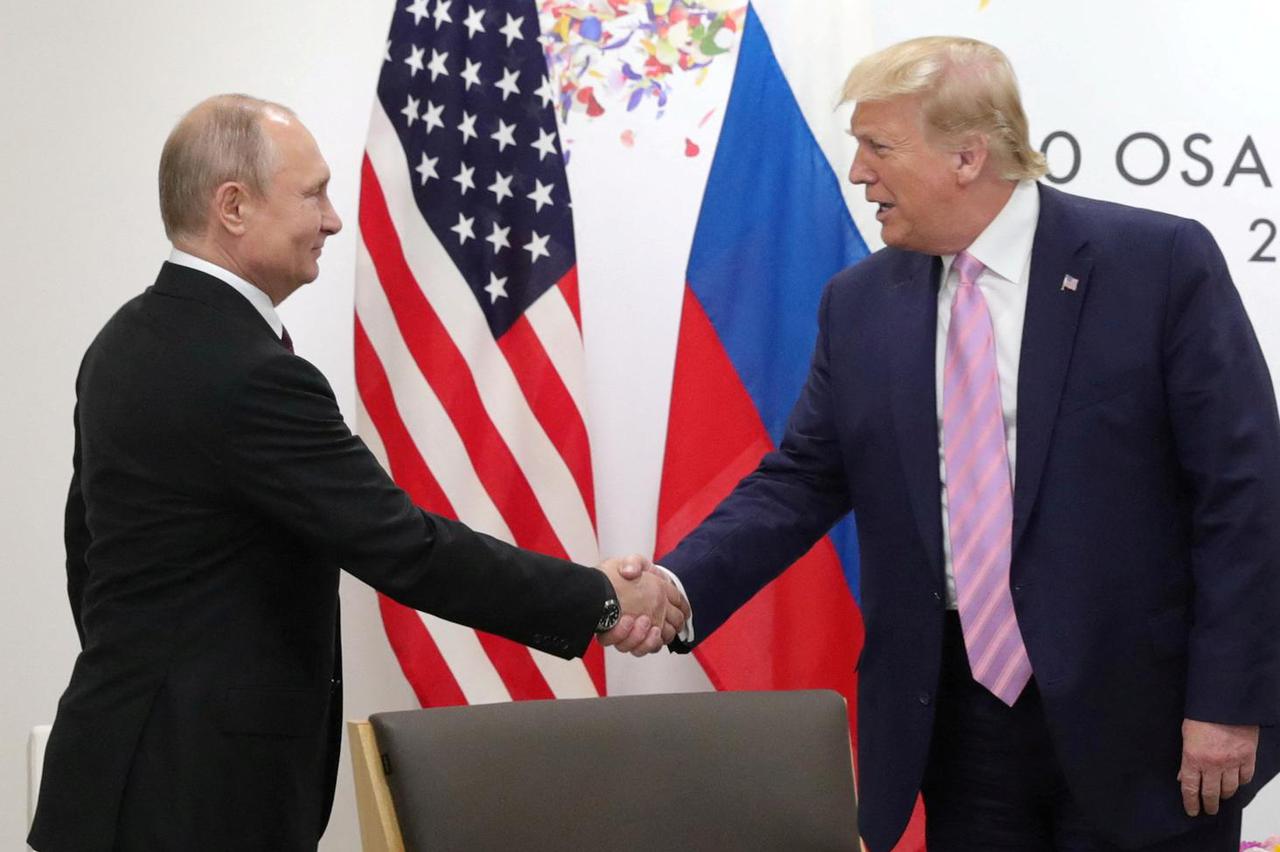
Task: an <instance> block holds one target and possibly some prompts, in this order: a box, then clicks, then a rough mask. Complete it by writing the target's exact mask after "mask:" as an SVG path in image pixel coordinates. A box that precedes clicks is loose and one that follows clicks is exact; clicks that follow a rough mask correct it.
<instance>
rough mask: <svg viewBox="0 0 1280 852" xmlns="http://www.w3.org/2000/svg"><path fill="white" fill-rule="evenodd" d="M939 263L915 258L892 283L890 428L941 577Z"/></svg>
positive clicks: (923, 534)
mask: <svg viewBox="0 0 1280 852" xmlns="http://www.w3.org/2000/svg"><path fill="white" fill-rule="evenodd" d="M939 275H941V260H940V259H939V258H936V257H931V256H929V255H915V256H913V257H912V258H911V265H910V267H909V268H908V269H907V270H906V273H905V275H904V278H903V279H902V280H900V281H898V282H895V283H893V284H892V285H891V287H892V291H891V292H892V301H893V303H894V304H893V310H891V311H890V315H891V317H892V322H893V323H894V329H893V330H892V336H891V338H890V339H891V345H892V347H893V374H892V381H893V387H892V391H891V398H892V407H893V422H894V429H895V431H896V432H897V438H898V441H897V443H898V451H899V453H900V454H901V457H902V467H903V472H904V474H905V476H906V484H907V493H908V494H909V495H910V498H911V507H912V510H913V511H914V513H915V518H916V527H917V529H918V530H919V533H920V539H921V541H923V542H924V546H925V550H926V552H927V553H928V555H929V564H930V567H931V568H933V569H934V571H935V573H936V574H937V577H938V579H939V581H940V580H941V577H942V512H941V502H940V501H941V493H940V491H941V488H942V483H941V482H940V480H939V479H938V414H937V388H936V385H935V373H936V371H937V370H936V364H935V359H936V351H935V345H936V340H937V325H938V320H937V317H938V277H939Z"/></svg>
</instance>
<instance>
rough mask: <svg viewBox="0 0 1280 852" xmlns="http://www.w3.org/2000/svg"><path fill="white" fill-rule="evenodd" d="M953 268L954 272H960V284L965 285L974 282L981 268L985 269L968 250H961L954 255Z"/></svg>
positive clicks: (980, 272)
mask: <svg viewBox="0 0 1280 852" xmlns="http://www.w3.org/2000/svg"><path fill="white" fill-rule="evenodd" d="M955 268H956V272H958V273H960V286H961V287H965V286H969V285H972V284H976V283H977V282H978V276H979V275H981V274H982V270H984V269H986V266H984V265H983V263H982V261H980V260H978V259H977V258H976V257H974V256H973V255H971V254H969V252H967V251H962V252H960V253H959V254H958V255H956V259H955Z"/></svg>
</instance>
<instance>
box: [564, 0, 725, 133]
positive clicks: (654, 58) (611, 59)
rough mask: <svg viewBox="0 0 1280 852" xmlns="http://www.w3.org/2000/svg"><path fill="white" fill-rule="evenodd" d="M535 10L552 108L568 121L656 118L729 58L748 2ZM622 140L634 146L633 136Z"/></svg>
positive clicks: (590, 2)
mask: <svg viewBox="0 0 1280 852" xmlns="http://www.w3.org/2000/svg"><path fill="white" fill-rule="evenodd" d="M540 12H541V23H542V32H543V36H542V43H543V49H544V50H545V52H546V55H547V65H548V67H549V69H550V71H551V76H552V81H553V84H554V85H555V87H556V92H557V97H556V108H557V111H558V112H559V115H560V120H561V122H562V123H566V122H567V121H568V119H569V118H570V116H572V115H579V114H581V115H586V116H587V117H589V118H596V117H598V116H601V115H604V114H605V113H606V112H609V111H613V110H622V111H625V112H637V113H638V112H641V111H644V117H645V118H651V117H656V118H661V117H662V115H663V114H664V112H665V110H666V107H667V104H668V103H669V101H670V99H671V98H672V97H678V96H679V90H680V88H681V87H682V86H685V85H694V86H697V85H701V83H702V81H703V80H705V79H706V73H707V69H708V68H709V67H710V66H711V64H712V63H713V62H715V61H716V60H717V58H718V57H721V56H725V55H730V54H732V51H733V48H734V45H735V43H736V41H737V38H738V34H739V33H741V31H742V24H743V21H744V19H745V16H746V4H745V3H744V2H742V0H701V2H689V0H576V2H560V0H541V2H540ZM705 121H706V119H705V118H704V119H703V123H705ZM621 141H622V144H623V145H626V146H628V147H630V146H631V145H632V144H634V131H631V130H628V131H627V132H625V133H624V134H623V135H622V137H621ZM695 147H696V146H695ZM686 155H687V156H695V155H696V151H695V150H689V151H686Z"/></svg>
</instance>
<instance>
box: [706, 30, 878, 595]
mask: <svg viewBox="0 0 1280 852" xmlns="http://www.w3.org/2000/svg"><path fill="white" fill-rule="evenodd" d="M833 85H834V84H833ZM866 255H867V246H866V243H865V242H864V241H863V239H862V237H861V235H859V233H858V230H857V228H856V227H855V226H854V224H853V219H852V218H851V217H850V215H849V210H848V208H847V207H846V206H845V203H844V198H843V196H842V195H841V192H840V185H839V177H838V176H837V175H836V174H835V172H834V171H833V170H832V168H831V165H830V163H828V161H827V159H826V157H825V155H824V154H823V152H822V149H821V148H820V147H819V145H818V143H817V141H816V140H815V139H814V136H813V132H812V131H811V130H810V128H809V124H808V122H807V121H806V120H805V117H804V115H803V113H802V112H801V110H800V107H799V105H798V104H797V103H796V99H795V97H794V95H793V94H792V91H791V87H790V85H789V84H788V83H787V80H786V77H785V76H784V75H783V73H782V68H781V67H780V66H779V64H778V61H777V58H776V57H775V56H774V53H773V48H772V47H771V45H770V43H769V39H768V36H767V35H766V33H765V31H764V27H763V26H762V25H761V22H760V19H759V17H758V16H757V15H756V12H755V10H754V9H753V8H751V7H748V9H747V20H746V25H745V27H744V30H743V33H742V43H741V45H740V47H739V57H738V66H737V72H736V75H735V77H734V81H733V89H732V92H731V93H730V96H729V103H728V107H727V110H726V114H725V121H724V127H723V129H722V130H721V132H720V142H719V145H718V146H717V148H716V152H715V160H714V162H713V164H712V167H711V174H710V176H709V178H708V180H707V188H706V191H705V194H704V196H703V200H702V210H701V213H700V215H699V217H698V226H697V230H696V231H695V234H694V239H693V247H692V249H691V251H690V257H689V271H688V281H689V286H690V287H691V288H692V290H693V292H694V294H695V295H696V296H697V297H698V300H699V301H700V302H701V303H702V305H703V307H704V309H705V310H706V313H707V316H708V318H709V319H710V321H711V324H712V326H713V327H714V329H715V331H716V333H717V335H718V336H719V338H720V342H721V344H722V345H723V346H724V349H725V351H726V353H727V354H728V356H729V359H730V361H732V363H733V365H734V367H735V368H736V370H737V372H738V376H739V378H740V379H741V381H742V384H743V386H744V388H745V389H746V391H747V393H748V395H749V396H750V397H751V399H752V401H753V402H754V403H755V406H756V410H757V411H758V412H759V414H760V418H761V420H762V421H763V423H764V426H765V429H766V430H767V431H768V433H769V436H770V437H771V438H772V439H773V442H774V445H775V446H776V445H777V444H778V442H779V441H780V440H781V437H782V432H783V430H784V428H785V426H786V421H787V417H788V415H789V414H790V411H791V408H792V406H793V405H794V404H795V401H796V397H797V396H798V394H799V391H800V388H801V387H802V386H803V385H804V380H805V376H806V374H807V372H808V368H809V359H810V356H811V354H812V351H813V345H814V340H815V338H816V337H817V321H816V317H817V310H818V301H819V298H820V296H821V294H822V288H823V285H824V284H825V283H826V281H827V280H828V279H829V278H830V277H831V276H832V275H834V274H835V273H836V272H838V271H839V270H841V269H843V268H844V267H846V266H849V265H850V264H853V263H855V262H857V261H858V260H860V259H862V258H863V257H865V256H866ZM831 537H832V539H833V543H834V544H835V546H836V549H837V552H838V553H839V554H840V557H841V562H842V567H843V569H844V574H845V578H846V580H848V582H849V588H850V589H851V590H852V591H853V593H854V594H855V596H856V594H857V590H858V583H857V578H858V558H857V546H856V542H855V541H854V537H853V524H852V519H851V518H847V519H845V520H844V521H841V522H840V524H838V525H837V527H836V528H835V529H834V530H833V531H832V533H831Z"/></svg>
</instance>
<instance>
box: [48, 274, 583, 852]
mask: <svg viewBox="0 0 1280 852" xmlns="http://www.w3.org/2000/svg"><path fill="white" fill-rule="evenodd" d="M76 389H77V405H76V416H75V422H76V443H75V465H74V468H75V474H74V478H73V480H72V483H71V489H70V494H69V497H68V500H67V516H66V543H67V579H68V591H69V594H70V598H71V607H72V611H73V613H74V615H75V622H76V626H77V628H78V629H79V631H80V637H81V642H82V646H83V650H82V651H81V653H80V655H79V657H78V659H77V660H76V663H75V669H74V671H73V673H72V676H71V683H70V685H69V686H68V687H67V690H66V692H65V694H64V695H63V697H62V700H61V702H60V703H59V706H58V713H57V718H56V720H55V723H54V726H53V732H52V734H51V736H50V740H49V745H48V750H47V753H46V758H45V769H44V778H43V784H42V788H41V791H40V799H39V807H38V810H37V813H36V817H35V823H34V826H33V828H32V831H31V837H30V841H29V842H30V843H31V845H32V846H33V847H34V848H36V849H37V850H41V852H90V850H93V852H97V850H101V852H110V850H121V851H122V852H129V850H183V852H191V850H210V852H214V850H217V852H226V850H233V849H234V850H272V852H289V850H312V849H314V848H315V846H316V843H317V841H318V839H319V837H320V835H321V833H322V832H323V830H324V826H325V823H326V821H327V819H328V814H329V808H330V805H331V803H332V797H333V787H334V777H335V774H336V768H337V760H338V753H339V743H340V739H339V737H340V721H341V719H340V715H341V713H340V702H341V677H340V657H339V651H338V641H339V632H338V570H339V569H340V568H341V569H345V570H347V571H350V572H351V573H352V574H354V575H355V576H357V577H359V578H360V579H362V580H364V581H365V582H367V583H369V584H370V585H371V586H373V587H374V588H376V589H378V590H379V591H381V592H383V593H385V594H387V595H389V596H391V597H392V598H394V599H396V600H397V601H400V602H401V603H404V604H407V605H409V606H411V607H415V608H417V609H420V610H423V611H427V612H431V613H433V614H435V615H438V616H440V617H442V618H446V619H449V620H452V621H456V622H460V623H463V624H467V625H470V626H472V627H476V628H479V629H482V630H487V631H490V632H493V633H497V634H501V635H503V636H506V637H508V638H511V639H514V640H516V641H518V642H523V643H525V644H528V645H531V646H533V647H535V648H538V649H540V650H543V651H547V652H550V653H552V654H556V655H559V656H562V657H571V656H576V655H580V654H582V653H583V652H584V650H585V649H586V648H587V645H588V643H589V641H590V639H591V637H592V634H593V629H594V626H595V624H596V621H597V619H598V618H599V616H600V613H601V606H602V602H603V600H604V596H605V593H606V589H607V582H608V581H607V580H606V579H605V578H604V576H603V575H602V574H600V573H599V572H597V571H595V570H593V569H588V568H583V567H581V566H577V565H574V564H572V563H568V562H563V561H561V560H558V559H553V558H550V557H546V556H541V555H537V554H533V553H529V552H525V551H519V550H517V549H515V548H513V547H510V546H508V545H506V544H503V543H502V542H499V541H497V540H495V539H492V538H490V537H488V536H484V535H480V534H478V533H475V532H472V531H471V530H469V529H467V528H466V527H465V526H463V525H461V524H458V523H454V522H451V521H448V520H445V519H442V518H439V517H437V516H434V515H430V514H427V513H425V512H423V511H421V510H419V509H417V508H415V507H414V506H413V504H412V503H411V502H410V500H409V498H408V497H407V496H406V495H405V494H404V492H402V491H401V490H400V489H399V488H397V487H396V486H395V485H394V484H393V483H392V482H391V480H390V479H389V478H388V477H387V475H386V473H385V472H384V471H383V469H382V468H381V467H380V466H379V464H378V462H377V461H376V460H375V459H374V458H373V456H372V455H371V454H370V453H369V451H368V450H367V449H366V448H365V446H364V444H363V443H362V442H361V441H360V439H359V438H357V437H354V436H353V435H351V433H350V432H349V431H348V430H347V428H346V426H345V425H344V423H343V420H342V417H341V415H340V413H339V411H338V407H337V405H336V403H335V401H334V397H333V393H332V391H331V390H330V388H329V385H328V383H327V382H326V381H325V379H324V377H323V376H322V375H321V374H320V373H319V371H317V370H316V369H315V368H314V367H313V366H312V365H311V364H309V363H308V362H307V361H305V360H303V359H302V358H299V357H296V356H294V355H292V354H291V353H289V352H288V351H287V350H285V349H284V348H283V346H281V344H280V342H279V341H278V340H277V339H276V337H275V335H274V333H273V332H272V331H271V329H270V327H269V326H268V325H267V324H266V322H265V321H264V320H263V319H262V317H261V316H260V315H259V314H258V313H257V312H256V311H255V310H254V308H253V307H252V306H251V305H250V304H249V302H248V301H247V300H245V299H244V298H243V297H242V296H241V295H240V294H238V293H236V292H235V291H234V290H232V289H231V288H230V287H228V286H227V285H226V284H224V283H223V282H220V281H218V280H217V279H215V278H212V277H210V276H207V275H205V274H203V273H201V272H197V271H194V270H191V269H188V268H185V267H181V266H176V265H173V264H165V266H164V267H163V269H162V270H161V272H160V275H159V278H158V279H157V281H156V283H155V286H153V287H151V288H149V289H148V290H147V291H146V292H145V293H144V294H143V295H141V296H139V297H137V298H135V299H133V300H132V301H130V302H129V303H128V304H126V305H125V306H124V307H123V308H122V309H121V310H120V311H119V312H118V313H117V314H116V315H115V316H114V317H113V318H112V319H111V320H110V321H109V322H108V323H107V325H106V327H105V328H104V329H103V330H102V332H101V333H100V334H99V335H98V337H97V339H96V340H95V341H94V342H93V344H92V345H91V346H90V348H89V350H88V352H87V354H86V355H85V358H84V362H83V364H82V366H81V370H80V376H79V378H78V380H77V386H76Z"/></svg>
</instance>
